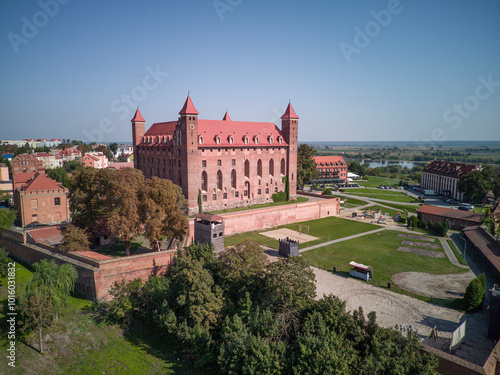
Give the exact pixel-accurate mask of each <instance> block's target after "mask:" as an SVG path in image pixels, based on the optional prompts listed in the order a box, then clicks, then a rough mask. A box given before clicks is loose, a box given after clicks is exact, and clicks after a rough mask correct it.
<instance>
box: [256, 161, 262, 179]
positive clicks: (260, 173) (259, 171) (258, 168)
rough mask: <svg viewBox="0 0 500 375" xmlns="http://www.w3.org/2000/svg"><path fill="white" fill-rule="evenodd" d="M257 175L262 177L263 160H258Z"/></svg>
mask: <svg viewBox="0 0 500 375" xmlns="http://www.w3.org/2000/svg"><path fill="white" fill-rule="evenodd" d="M257 176H259V177H262V160H260V159H259V161H258V162H257Z"/></svg>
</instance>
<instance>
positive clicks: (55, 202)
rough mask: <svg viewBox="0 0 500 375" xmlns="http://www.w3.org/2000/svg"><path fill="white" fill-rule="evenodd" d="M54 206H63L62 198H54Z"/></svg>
mask: <svg viewBox="0 0 500 375" xmlns="http://www.w3.org/2000/svg"><path fill="white" fill-rule="evenodd" d="M54 205H55V206H60V205H61V198H59V197H56V198H54Z"/></svg>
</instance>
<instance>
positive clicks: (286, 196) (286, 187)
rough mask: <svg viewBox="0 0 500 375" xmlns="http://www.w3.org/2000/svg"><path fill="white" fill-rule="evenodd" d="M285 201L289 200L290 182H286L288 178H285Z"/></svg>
mask: <svg viewBox="0 0 500 375" xmlns="http://www.w3.org/2000/svg"><path fill="white" fill-rule="evenodd" d="M285 200H286V201H289V200H290V181H289V180H288V176H285Z"/></svg>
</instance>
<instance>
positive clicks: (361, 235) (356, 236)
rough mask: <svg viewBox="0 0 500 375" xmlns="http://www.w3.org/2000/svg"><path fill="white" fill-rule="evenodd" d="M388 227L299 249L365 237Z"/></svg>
mask: <svg viewBox="0 0 500 375" xmlns="http://www.w3.org/2000/svg"><path fill="white" fill-rule="evenodd" d="M386 229H387V228H380V229H374V230H370V231H368V232H363V233H358V234H353V235H352V236H347V237H342V238H338V239H336V240H331V241H327V242H322V243H319V244H317V245H313V246H309V247H306V248H304V249H300V250H299V253H302V252H304V251H308V250H312V249H317V248H318V247H324V246H328V245H331V244H332V243H337V242H342V241H347V240H352V239H353V238H358V237H363V236H366V235H367V234H372V233H377V232H381V231H383V230H386Z"/></svg>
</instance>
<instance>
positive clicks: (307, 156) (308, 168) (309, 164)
mask: <svg viewBox="0 0 500 375" xmlns="http://www.w3.org/2000/svg"><path fill="white" fill-rule="evenodd" d="M314 154H315V151H314V148H313V147H311V146H309V145H307V144H305V143H302V144H301V145H300V146H299V149H298V152H297V180H298V181H297V182H298V185H299V186H304V184H307V183H309V182H311V181H312V180H314V179H317V178H319V172H318V170H317V169H316V163H315V162H314V159H313V156H314Z"/></svg>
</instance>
